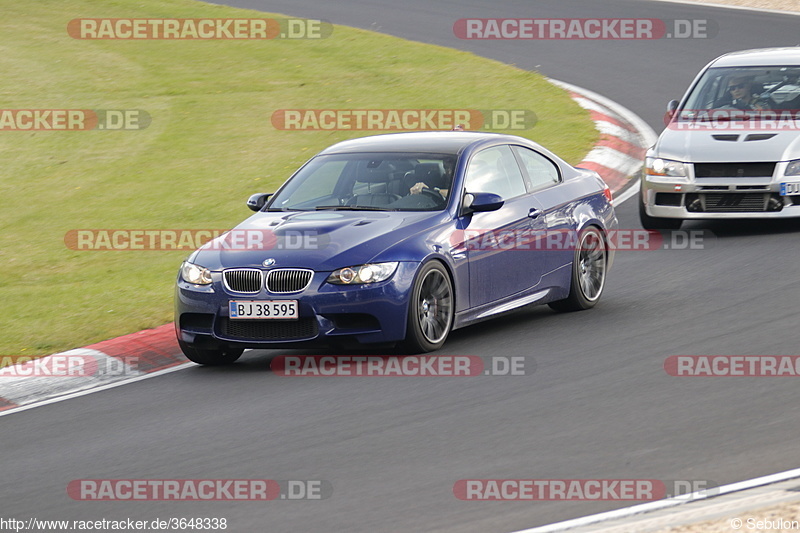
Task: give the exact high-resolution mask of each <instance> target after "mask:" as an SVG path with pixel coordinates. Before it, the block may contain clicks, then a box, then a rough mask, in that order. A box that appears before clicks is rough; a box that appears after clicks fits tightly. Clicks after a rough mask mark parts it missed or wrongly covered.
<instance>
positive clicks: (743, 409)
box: [0, 0, 800, 532]
mask: <svg viewBox="0 0 800 533" xmlns="http://www.w3.org/2000/svg"><path fill="white" fill-rule="evenodd" d="M231 3H232V4H233V5H237V6H241V7H257V8H260V9H263V10H265V11H272V12H283V13H287V14H292V15H298V16H306V17H313V18H322V19H327V20H329V21H331V22H334V23H341V24H348V25H352V26H359V27H365V28H373V29H376V30H379V31H382V32H386V33H390V34H393V35H398V36H401V37H406V38H409V39H414V40H418V41H424V42H429V43H436V44H441V45H446V46H452V47H460V48H463V49H467V50H471V51H474V52H475V53H478V54H480V55H483V56H486V57H492V58H495V59H499V60H502V61H505V62H508V63H515V64H517V65H519V66H520V67H523V68H529V69H533V68H536V69H538V70H540V71H541V72H543V73H544V74H546V75H548V76H551V77H553V78H557V79H561V80H564V81H568V82H570V83H574V84H577V85H580V86H583V87H586V88H588V89H591V90H593V91H596V92H599V93H601V94H603V95H605V96H608V97H611V98H613V99H615V100H617V101H619V102H620V103H622V104H623V105H626V106H627V107H629V108H630V109H632V110H633V111H635V112H636V113H638V114H640V116H642V117H643V118H644V119H646V120H647V121H648V122H649V123H650V124H651V126H653V128H654V129H656V130H660V128H659V124H660V120H661V115H662V110H663V107H664V104H665V102H666V101H667V100H668V99H670V98H672V97H676V98H677V97H678V96H679V95H680V94H681V93H682V91H683V90H684V88H685V86H686V85H687V84H688V83H689V81H690V80H691V79H692V78H693V76H694V75H695V73H696V71H697V70H698V69H699V68H701V67H702V66H703V65H704V64H705V63H706V62H707V61H708V60H710V59H712V58H713V57H715V56H717V55H718V54H719V53H723V52H725V51H729V50H735V49H744V48H749V47H755V46H773V45H775V46H776V45H791V44H795V43H796V42H797V41H798V34H797V28H798V19H797V18H795V17H788V16H781V15H773V14H765V13H752V12H745V11H735V10H730V11H728V10H719V9H711V8H703V7H691V6H687V5H677V4H662V3H649V2H641V1H622V0H616V1H610V0H604V1H602V2H600V1H596V0H581V1H563V0H562V1H539V2H536V3H533V2H523V1H516V2H515V1H491V0H473V1H470V2H454V1H453V2H444V1H430V0H428V1H422V0H408V1H406V2H397V1H394V2H390V1H388V0H387V1H384V0H369V1H358V2H356V1H353V2H347V1H344V0H339V1H336V2H314V1H303V0H292V1H291V2H290V1H289V0H285V1H271V2H255V1H235V2H231ZM482 16H483V17H532V16H535V17H540V18H541V17H559V18H568V17H575V18H590V17H606V18H608V17H626V18H637V17H658V18H665V19H674V18H706V19H711V20H714V21H716V22H717V23H718V25H719V27H720V33H719V35H718V36H716V37H715V38H714V39H710V40H705V41H691V40H686V41H678V40H673V41H667V40H661V41H650V42H647V41H632V42H603V43H600V44H598V43H591V42H566V41H549V42H548V41H537V42H525V41H519V42H516V41H480V42H479V41H462V40H458V39H456V38H455V37H453V35H452V30H451V28H452V22H453V21H454V20H455V19H458V18H465V17H482ZM435 82H436V80H431V83H435ZM464 83H469V73H468V72H465V73H464ZM635 207H636V204H635V202H634V201H628V202H626V203H625V204H623V205H622V206H620V207H619V209H618V214H619V218H620V227H621V228H638V227H639V224H638V219H637V216H636V211H635ZM686 228H687V229H698V230H707V231H711V232H713V233H714V234H715V236H716V237H715V238H711V237H709V236H706V238H705V239H704V241H703V244H704V247H703V249H701V250H658V251H636V252H634V251H629V252H621V253H619V254H618V256H617V263H616V264H615V266H614V268H613V270H612V271H611V273H610V276H609V279H608V284H607V288H606V293H605V295H604V298H603V301H602V302H601V304H600V305H599V306H598V307H597V308H595V309H594V310H591V311H587V312H581V313H577V314H556V313H554V312H552V311H550V310H549V309H548V308H529V309H525V310H522V311H520V312H517V313H515V314H512V315H510V316H508V317H506V318H504V319H501V320H495V321H491V322H487V323H483V324H480V325H477V326H473V327H470V328H467V329H464V330H459V331H456V332H454V333H453V334H452V335H451V337H450V339H449V340H448V343H447V344H446V345H445V348H444V349H443V350H441V352H440V353H441V354H459V355H464V354H466V355H479V356H492V355H502V356H522V357H525V358H526V369H527V375H525V376H495V377H488V376H479V377H474V378H424V379H423V378H288V377H280V376H276V375H274V374H272V373H271V372H270V371H269V361H270V359H271V358H272V357H273V356H275V355H279V354H284V353H289V352H285V351H281V352H277V351H276V352H267V351H261V352H249V353H248V354H246V355H245V357H243V358H242V359H241V360H240V363H239V364H237V365H235V366H233V367H231V368H222V369H217V368H202V367H190V368H188V369H186V370H182V371H178V372H175V373H171V374H167V375H163V376H160V377H156V378H154V379H148V380H144V381H141V382H137V383H134V384H130V385H126V386H123V387H119V388H116V389H112V390H108V391H103V392H98V393H96V394H90V395H87V396H83V397H79V398H75V399H71V400H68V401H64V402H60V403H55V404H52V405H47V406H43V407H38V408H35V409H31V410H28V411H24V412H20V413H14V414H11V415H9V416H5V417H3V418H2V420H0V425H1V427H2V429H1V430H0V449H1V450H2V459H1V460H0V461H1V463H0V464H2V473H3V493H2V494H3V495H2V499H0V516H2V517H15V518H18V519H27V518H28V517H37V518H51V519H62V520H67V519H68V520H84V519H92V520H95V519H100V518H103V517H105V518H108V519H124V518H129V517H130V518H133V519H136V520H152V519H154V518H161V519H166V518H170V517H192V516H200V517H225V518H227V520H228V524H229V527H228V531H236V532H239V531H242V532H251V531H270V532H273V531H275V532H299V531H303V532H316V531H320V532H322V531H325V532H329V531H370V532H375V531H452V532H465V531H476V532H508V531H514V530H518V529H523V528H526V527H532V526H535V525H541V524H547V523H552V522H556V521H560V520H565V519H568V518H574V517H578V516H583V515H587V514H591V513H595V512H600V511H605V510H610V509H614V508H619V507H624V506H628V505H630V502H628V503H625V502H615V501H605V502H602V501H601V502H564V501H552V502H469V501H460V500H458V499H456V498H455V497H454V495H453V491H452V489H453V484H454V483H455V482H456V481H457V480H459V479H502V478H512V479H517V478H537V479H593V478H594V479H614V478H622V479H632V478H646V479H662V480H675V479H681V480H711V481H714V482H716V483H719V484H724V483H731V482H735V481H740V480H744V479H748V478H752V477H756V476H762V475H766V474H771V473H775V472H779V471H783V470H787V469H790V468H795V467H797V466H798V463H799V462H800V460H799V459H800V458H799V457H798V456H799V455H800V454H799V453H798V448H797V441H798V437H800V410H798V409H796V407H795V406H796V404H797V400H798V393H797V380H796V379H792V378H716V379H714V378H676V377H670V376H668V375H667V374H666V373H665V372H664V370H663V368H662V365H663V362H664V359H665V358H667V357H668V356H670V355H679V354H680V355H718V354H730V355H796V354H798V351H797V324H798V322H799V321H800V311H799V310H798V309H800V306H799V304H798V302H800V290H799V289H798V268H797V258H798V251H797V248H798V244H800V238H799V237H800V223H798V222H781V223H754V222H746V223H704V224H698V223H693V224H689V225H687V226H686ZM86 478H89V479H121V478H124V479H130V478H134V479H221V478H239V479H243V478H244V479H251V478H268V479H276V480H281V479H300V480H302V479H319V480H326V481H329V482H330V483H331V484H332V486H333V494H332V497H330V498H328V499H325V500H321V501H273V502H268V503H260V502H238V503H231V502H203V503H196V502H179V503H175V502H81V501H74V500H72V499H70V498H69V497H68V495H67V493H66V487H67V484H68V483H69V482H70V481H71V480H74V479H86Z"/></svg>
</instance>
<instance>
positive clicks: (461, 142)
mask: <svg viewBox="0 0 800 533" xmlns="http://www.w3.org/2000/svg"><path fill="white" fill-rule="evenodd" d="M491 141H495V142H505V143H512V144H527V145H529V146H531V145H532V146H538V145H537V144H536V143H534V142H533V141H530V140H528V139H523V138H522V137H517V136H515V135H503V134H499V133H486V132H473V131H424V132H408V133H387V134H384V135H372V136H370V137H361V138H358V139H351V140H349V141H342V142H340V143H337V144H334V145H333V146H330V147H328V148H326V149H325V150H323V151H322V152H320V155H322V154H343V153H353V152H421V153H437V154H454V155H455V154H459V153H460V152H461V151H462V150H463V149H464V148H466V147H468V146H470V145H473V144H481V143H483V142H491Z"/></svg>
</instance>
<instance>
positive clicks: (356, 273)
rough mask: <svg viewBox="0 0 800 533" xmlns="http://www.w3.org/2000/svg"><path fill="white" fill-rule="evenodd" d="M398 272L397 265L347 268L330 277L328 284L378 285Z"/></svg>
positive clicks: (383, 264)
mask: <svg viewBox="0 0 800 533" xmlns="http://www.w3.org/2000/svg"><path fill="white" fill-rule="evenodd" d="M395 270H397V263H396V262H394V263H372V264H368V265H359V266H352V267H345V268H340V269H339V270H336V271H334V272H333V274H331V275H330V276H328V280H327V281H328V283H334V284H336V285H355V284H358V283H377V282H379V281H384V280H387V279H389V278H390V277H392V274H394V271H395Z"/></svg>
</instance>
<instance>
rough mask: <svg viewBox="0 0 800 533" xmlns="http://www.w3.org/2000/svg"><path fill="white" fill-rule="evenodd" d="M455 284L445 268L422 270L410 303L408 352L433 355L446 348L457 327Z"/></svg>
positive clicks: (433, 263)
mask: <svg viewBox="0 0 800 533" xmlns="http://www.w3.org/2000/svg"><path fill="white" fill-rule="evenodd" d="M453 315H454V300H453V284H452V283H451V281H450V276H449V275H448V274H447V271H446V270H445V268H444V267H443V266H442V265H441V263H439V262H438V261H431V262H429V263H426V264H425V265H423V266H422V267H421V268H420V271H419V273H418V274H417V278H416V280H414V286H413V287H412V289H411V298H410V300H409V303H408V325H407V326H406V339H405V348H406V349H407V350H408V351H410V352H411V353H420V352H431V351H433V350H438V349H439V348H441V347H442V346H443V345H444V341H445V340H446V339H447V335H448V334H449V333H450V329H451V328H452V327H453Z"/></svg>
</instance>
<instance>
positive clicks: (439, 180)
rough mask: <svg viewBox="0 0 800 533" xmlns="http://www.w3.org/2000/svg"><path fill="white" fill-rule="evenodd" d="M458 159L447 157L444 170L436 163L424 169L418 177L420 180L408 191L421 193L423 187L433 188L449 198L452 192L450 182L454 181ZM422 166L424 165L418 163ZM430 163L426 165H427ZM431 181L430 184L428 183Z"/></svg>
mask: <svg viewBox="0 0 800 533" xmlns="http://www.w3.org/2000/svg"><path fill="white" fill-rule="evenodd" d="M455 164H456V161H455V159H454V158H447V159H444V160H443V161H442V167H443V168H444V172H440V171H439V170H438V168H435V166H438V165H435V166H434V164H431V165H430V168H426V169H423V170H422V172H421V173H420V175H417V176H416V177H417V178H418V179H420V180H425V181H418V182H417V183H415V184H414V185H412V186H411V188H410V189H409V191H408V192H410V193H411V194H421V193H422V191H423V189H432V190H434V191H436V192H438V193H439V194H441V195H442V198H445V199H446V198H447V194H448V193H449V192H450V183H452V181H453V169H454V168H455ZM418 166H422V165H418ZM427 166H428V165H426V167H427ZM428 182H430V185H428Z"/></svg>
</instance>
